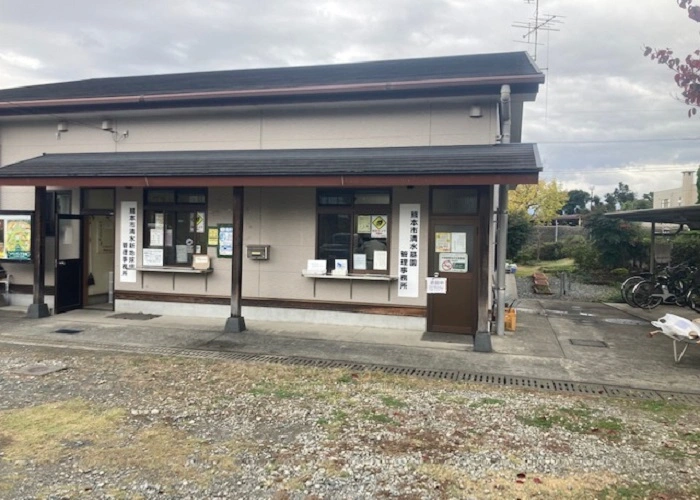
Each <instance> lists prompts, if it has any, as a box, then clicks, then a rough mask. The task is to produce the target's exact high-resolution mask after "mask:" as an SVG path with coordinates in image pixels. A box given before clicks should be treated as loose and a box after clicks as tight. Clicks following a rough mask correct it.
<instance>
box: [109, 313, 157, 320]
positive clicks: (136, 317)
mask: <svg viewBox="0 0 700 500" xmlns="http://www.w3.org/2000/svg"><path fill="white" fill-rule="evenodd" d="M107 317H108V318H114V319H134V320H138V321H145V320H147V319H153V318H160V314H144V313H119V314H112V315H111V316H107Z"/></svg>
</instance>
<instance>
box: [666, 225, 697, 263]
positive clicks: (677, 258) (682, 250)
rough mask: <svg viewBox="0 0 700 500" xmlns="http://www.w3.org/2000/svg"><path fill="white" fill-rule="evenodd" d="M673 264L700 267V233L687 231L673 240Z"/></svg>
mask: <svg viewBox="0 0 700 500" xmlns="http://www.w3.org/2000/svg"><path fill="white" fill-rule="evenodd" d="M671 262H672V263H673V264H680V263H682V262H685V263H687V264H689V265H695V266H699V265H700V231H687V232H683V233H680V234H678V236H676V237H675V238H673V246H672V247H671Z"/></svg>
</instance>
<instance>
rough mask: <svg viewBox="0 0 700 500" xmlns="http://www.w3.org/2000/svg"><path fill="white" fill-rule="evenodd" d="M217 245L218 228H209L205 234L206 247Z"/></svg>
mask: <svg viewBox="0 0 700 500" xmlns="http://www.w3.org/2000/svg"><path fill="white" fill-rule="evenodd" d="M218 244H219V228H218V227H210V228H209V231H208V233H207V245H209V246H212V247H215V246H216V245H218Z"/></svg>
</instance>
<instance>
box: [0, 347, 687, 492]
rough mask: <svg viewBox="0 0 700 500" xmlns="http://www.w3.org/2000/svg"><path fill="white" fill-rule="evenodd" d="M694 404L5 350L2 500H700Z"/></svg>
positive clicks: (0, 413) (1, 369)
mask: <svg viewBox="0 0 700 500" xmlns="http://www.w3.org/2000/svg"><path fill="white" fill-rule="evenodd" d="M39 362H41V363H45V364H57V363H60V364H64V365H65V366H67V369H66V370H63V371H60V372H57V373H53V374H50V375H47V376H43V377H27V376H21V375H17V374H15V373H14V371H15V370H17V369H18V368H20V367H23V366H27V365H30V364H33V363H39ZM697 410H698V409H697V408H696V407H688V406H682V405H678V404H671V403H665V402H658V401H643V402H638V401H626V400H616V399H610V398H602V397H580V396H565V395H555V394H549V393H546V392H524V391H516V390H509V389H501V388H492V387H489V386H478V385H468V384H461V383H455V382H446V381H431V380H425V379H416V378H409V377H392V376H387V375H383V374H366V373H358V374H356V373H352V372H349V371H342V370H322V369H309V368H303V367H285V366H277V365H267V364H256V363H237V362H226V361H207V360H193V359H184V358H167V357H150V356H137V355H120V354H107V353H95V352H89V351H67V350H64V349H60V350H50V349H40V348H21V347H17V346H7V345H2V344H0V498H8V499H9V498H12V499H30V498H31V499H33V498H48V499H64V498H129V499H131V498H183V499H202V498H274V499H277V500H284V499H319V498H333V499H345V498H347V499H356V498H357V499H360V498H404V499H411V498H416V499H418V498H421V499H422V498H532V497H537V498H556V499H559V498H595V497H598V498H646V497H648V498H700V487H699V486H698V485H700V467H699V465H700V460H699V453H700V449H699V446H700V412H698V411H697Z"/></svg>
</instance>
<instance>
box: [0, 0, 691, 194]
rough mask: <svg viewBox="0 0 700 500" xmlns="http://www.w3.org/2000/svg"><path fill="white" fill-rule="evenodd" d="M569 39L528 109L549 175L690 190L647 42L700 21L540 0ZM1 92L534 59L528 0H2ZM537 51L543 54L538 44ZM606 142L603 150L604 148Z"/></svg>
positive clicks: (650, 10) (551, 42)
mask: <svg viewBox="0 0 700 500" xmlns="http://www.w3.org/2000/svg"><path fill="white" fill-rule="evenodd" d="M540 10H541V12H543V13H546V14H557V15H559V16H561V17H560V19H561V21H563V24H561V25H558V26H557V27H558V28H559V29H560V31H558V32H550V33H547V32H543V33H542V34H541V36H540V38H539V41H540V43H541V44H542V45H540V46H539V47H538V64H540V66H541V67H543V68H546V73H547V84H546V86H545V87H542V88H541V91H540V95H539V96H538V100H537V102H535V103H529V104H527V105H526V112H525V120H526V122H525V126H524V135H523V140H526V141H536V142H539V143H540V144H541V146H540V149H541V153H542V157H543V161H544V164H545V173H544V176H545V177H546V178H556V179H557V180H559V181H560V182H562V183H564V184H565V185H567V186H570V187H580V186H581V185H586V186H595V187H594V189H595V191H596V193H598V194H604V193H605V192H607V191H610V190H612V189H613V188H614V186H615V185H616V184H617V182H619V181H623V182H627V183H629V184H630V186H631V187H632V188H633V189H635V190H636V191H639V192H642V191H644V192H646V191H649V187H650V186H651V187H653V188H654V189H662V188H666V187H672V186H674V185H676V184H679V183H680V173H679V172H681V171H682V170H685V169H688V168H692V167H693V166H695V165H696V164H697V163H698V162H700V147H698V141H697V140H694V141H688V140H685V141H678V140H670V139H678V138H694V137H700V133H699V132H698V131H700V128H699V127H700V122H698V120H697V119H694V120H689V119H688V118H687V117H686V114H685V112H686V108H685V106H684V105H682V104H679V103H678V102H677V101H675V100H674V99H673V95H677V94H678V92H677V90H676V88H675V86H674V84H673V81H672V75H671V72H670V71H668V70H666V69H665V68H663V67H660V66H658V65H656V64H655V63H652V62H651V61H650V60H648V59H646V58H644V57H643V56H642V47H643V46H644V45H646V44H648V45H652V46H655V47H667V46H671V47H674V48H675V49H677V53H678V54H679V55H685V54H686V53H688V52H689V51H691V50H694V49H695V48H698V47H700V36H698V28H699V27H700V25H698V24H696V23H693V22H692V21H690V20H688V19H687V17H686V15H685V13H684V12H683V11H682V10H681V9H679V8H678V7H676V5H675V2H674V1H673V0H666V1H659V0H617V1H615V2H611V1H609V0H589V1H586V2H571V1H570V0H540ZM0 12H2V14H3V15H2V17H1V18H0V30H1V32H2V33H3V37H2V38H1V39H0V86H1V87H14V86H20V85H27V84H33V83H43V82H52V81H65V80H76V79H83V78H93V77H101V76H122V75H136V74H154V73H175V72H187V71H206V70H217V69H234V68H251V67H266V66H286V65H307V64H324V63H333V62H348V61H362V60H373V59H388V58H404V57H424V56H436V55H448V54H468V53H480V52H500V51H513V50H526V49H527V48H528V46H527V45H524V44H522V43H518V42H519V41H523V38H522V37H523V34H524V32H523V31H522V30H518V29H515V28H513V27H512V24H513V23H514V22H517V21H527V20H528V19H529V18H530V17H531V16H532V13H533V7H532V5H528V4H526V3H525V2H524V1H523V0H505V1H499V2H494V1H492V0H385V1H383V2H376V0H373V1H369V0H356V1H354V2H347V1H337V0H319V1H317V2H289V1H286V0H259V1H253V0H245V1H243V0H238V1H235V0H231V1H223V0H219V1H208V2H201V1H191V0H151V1H149V2H142V1H140V0H139V1H136V0H123V1H121V2H94V1H92V0H90V1H88V0H73V1H71V2H64V3H55V2H47V1H37V2H17V1H15V0H0ZM530 49H532V47H530ZM593 141H596V142H593Z"/></svg>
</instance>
